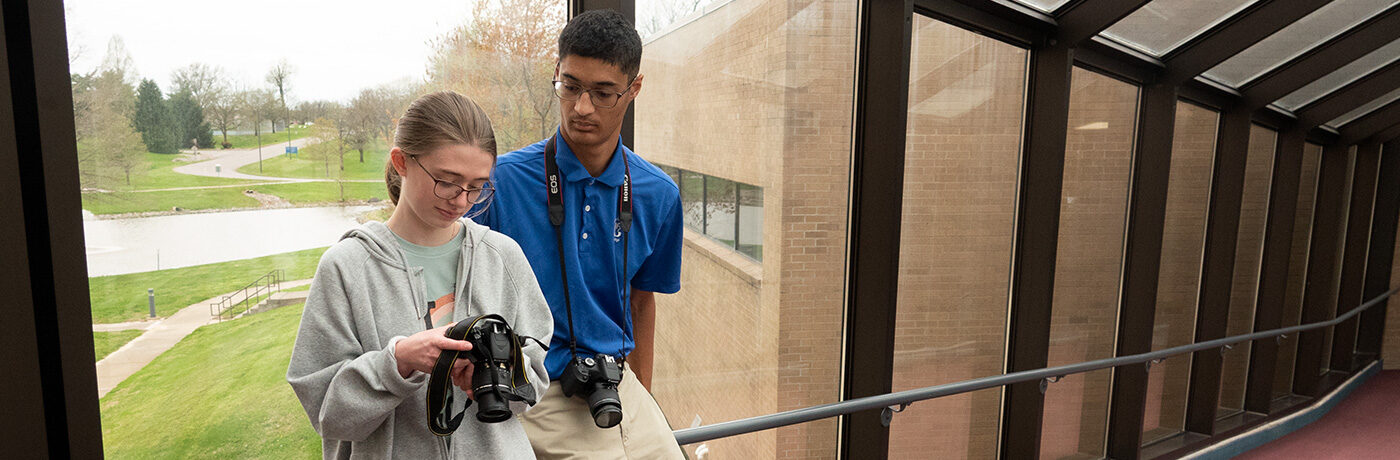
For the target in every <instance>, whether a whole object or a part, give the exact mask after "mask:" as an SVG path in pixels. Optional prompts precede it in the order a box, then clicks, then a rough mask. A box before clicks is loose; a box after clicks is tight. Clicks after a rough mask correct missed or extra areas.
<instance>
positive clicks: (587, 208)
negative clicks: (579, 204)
mask: <svg viewBox="0 0 1400 460" xmlns="http://www.w3.org/2000/svg"><path fill="white" fill-rule="evenodd" d="M592 210H593V207H592V206H589V205H583V212H588V211H592Z"/></svg>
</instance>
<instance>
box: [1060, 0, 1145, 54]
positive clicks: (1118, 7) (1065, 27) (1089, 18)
mask: <svg viewBox="0 0 1400 460" xmlns="http://www.w3.org/2000/svg"><path fill="white" fill-rule="evenodd" d="M1149 1H1150V0H1081V1H1078V2H1073V3H1070V4H1068V5H1065V6H1062V7H1060V9H1058V10H1055V20H1056V22H1059V23H1060V30H1059V33H1058V34H1056V35H1057V37H1058V38H1059V40H1060V41H1061V42H1063V43H1065V44H1068V45H1070V46H1075V45H1078V44H1080V43H1083V42H1084V41H1085V40H1088V39H1090V38H1094V36H1095V35H1098V34H1099V32H1102V31H1103V30H1104V29H1107V28H1108V27H1109V26H1111V25H1113V23H1116V22H1118V20H1119V19H1123V18H1124V17H1125V16H1127V15H1129V14H1132V12H1133V11H1137V9H1138V8H1140V7H1142V6H1143V5H1146V4H1147V3H1148V2H1149Z"/></svg>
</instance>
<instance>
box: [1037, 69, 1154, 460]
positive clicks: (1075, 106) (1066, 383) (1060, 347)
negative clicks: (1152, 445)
mask: <svg viewBox="0 0 1400 460" xmlns="http://www.w3.org/2000/svg"><path fill="white" fill-rule="evenodd" d="M1136 107H1137V88H1135V87H1133V86H1132V85H1129V84H1127V83H1123V82H1120V81H1118V80H1114V79H1112V78H1109V77H1106V76H1102V75H1099V74H1096V73H1093V72H1090V71H1087V70H1083V69H1080V68H1075V69H1074V75H1073V80H1072V82H1071V93H1070V108H1069V132H1068V135H1067V137H1066V140H1065V168H1064V185H1063V190H1062V198H1061V201H1060V233H1059V240H1058V241H1059V243H1058V246H1057V248H1058V249H1057V251H1056V255H1055V288H1054V289H1055V292H1054V300H1053V302H1054V304H1053V307H1052V310H1051V318H1050V354H1049V360H1048V364H1049V365H1050V366H1058V365H1064V364H1070V363H1075V362H1080V361H1086V360H1091V359H1101V358H1108V357H1112V356H1113V338H1114V335H1115V334H1114V333H1112V331H1114V330H1115V329H1116V324H1117V322H1116V320H1117V317H1118V285H1119V281H1118V280H1119V267H1120V265H1121V261H1122V245H1123V230H1124V225H1125V217H1126V212H1127V197H1128V177H1129V175H1130V169H1129V166H1130V164H1131V160H1132V146H1133V131H1134V126H1133V125H1134V122H1135V120H1136V116H1135V114H1136ZM1108 395H1109V373H1108V371H1097V372H1092V373H1088V374H1076V375H1072V376H1067V377H1066V378H1065V379H1064V380H1062V381H1060V382H1059V383H1056V384H1054V385H1052V386H1051V388H1050V390H1049V391H1048V392H1047V393H1046V396H1045V415H1044V425H1043V428H1042V435H1041V453H1042V455H1044V456H1046V457H1049V458H1058V457H1061V456H1065V455H1070V454H1073V453H1075V452H1083V453H1087V454H1097V455H1102V454H1103V440H1104V434H1105V427H1106V425H1107V420H1108Z"/></svg>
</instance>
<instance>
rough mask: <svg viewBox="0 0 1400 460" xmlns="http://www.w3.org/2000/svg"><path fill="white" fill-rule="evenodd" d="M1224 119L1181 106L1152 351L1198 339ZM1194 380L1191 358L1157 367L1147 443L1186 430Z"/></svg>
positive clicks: (1150, 381)
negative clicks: (1217, 152) (1205, 254)
mask: <svg viewBox="0 0 1400 460" xmlns="http://www.w3.org/2000/svg"><path fill="white" fill-rule="evenodd" d="M1219 118H1220V117H1219V116H1218V114H1217V113H1216V112H1213V111H1211V110H1209V109H1205V108H1202V107H1200V106H1196V105H1192V104H1188V103H1177V109H1176V127H1175V128H1174V130H1173V134H1172V158H1171V170H1170V172H1169V173H1168V176H1167V180H1168V183H1167V205H1166V214H1165V215H1164V219H1163V221H1162V255H1161V261H1160V264H1159V266H1158V272H1157V305H1156V310H1155V319H1154V321H1153V327H1152V349H1153V350H1161V349H1165V348H1171V347H1175V346H1180V345H1187V344H1190V343H1192V342H1193V341H1194V339H1195V335H1196V306H1197V304H1198V302H1197V298H1198V297H1199V296H1198V294H1199V293H1200V284H1201V283H1200V278H1201V258H1202V256H1203V252H1204V248H1205V236H1206V235H1205V232H1206V214H1207V211H1208V206H1209V204H1210V190H1211V187H1210V184H1211V172H1212V169H1213V168H1214V160H1215V137H1216V136H1215V134H1216V126H1217V125H1219ZM1190 377H1191V357H1190V356H1189V355H1187V356H1178V357H1173V358H1171V359H1168V360H1167V361H1166V362H1163V363H1161V364H1160V365H1156V366H1152V369H1151V371H1150V372H1148V376H1147V399H1146V402H1147V406H1146V408H1145V411H1144V415H1143V426H1142V428H1143V431H1144V433H1146V434H1144V436H1143V441H1152V440H1153V439H1154V438H1156V437H1159V436H1162V435H1167V434H1171V433H1175V432H1177V431H1180V430H1181V428H1182V427H1183V426H1184V425H1185V421H1186V391H1187V387H1188V385H1189V383H1190V382H1189V380H1190Z"/></svg>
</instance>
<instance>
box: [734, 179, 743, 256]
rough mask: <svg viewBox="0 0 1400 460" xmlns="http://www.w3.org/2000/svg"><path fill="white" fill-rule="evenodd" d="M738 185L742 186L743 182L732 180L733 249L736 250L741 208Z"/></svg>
mask: <svg viewBox="0 0 1400 460" xmlns="http://www.w3.org/2000/svg"><path fill="white" fill-rule="evenodd" d="M731 182H733V181H731ZM740 187H743V184H740V183H738V182H734V250H735V251H738V250H739V215H740V214H741V213H740V212H739V211H740V209H741V208H740V207H739V195H740V193H739V188H740ZM741 252H742V251H741Z"/></svg>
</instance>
